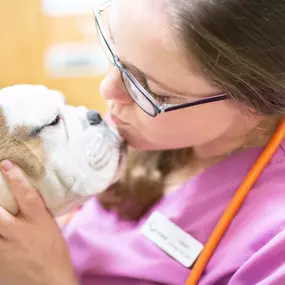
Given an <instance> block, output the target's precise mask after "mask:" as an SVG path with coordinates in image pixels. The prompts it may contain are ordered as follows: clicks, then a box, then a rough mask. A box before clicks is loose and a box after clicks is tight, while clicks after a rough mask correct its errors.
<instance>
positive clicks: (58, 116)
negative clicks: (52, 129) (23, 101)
mask: <svg viewBox="0 0 285 285" xmlns="http://www.w3.org/2000/svg"><path fill="white" fill-rule="evenodd" d="M59 122H60V115H57V116H56V117H55V119H54V120H53V121H51V122H50V123H49V124H47V125H46V127H49V126H56V125H57V124H59Z"/></svg>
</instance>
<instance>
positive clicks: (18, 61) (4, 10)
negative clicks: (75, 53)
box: [0, 0, 106, 112]
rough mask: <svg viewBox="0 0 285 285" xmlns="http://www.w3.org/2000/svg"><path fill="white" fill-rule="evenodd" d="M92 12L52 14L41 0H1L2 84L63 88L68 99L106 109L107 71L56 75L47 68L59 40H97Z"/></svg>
mask: <svg viewBox="0 0 285 285" xmlns="http://www.w3.org/2000/svg"><path fill="white" fill-rule="evenodd" d="M92 21H93V18H92V14H90V15H78V16H66V17H51V16H47V15H46V14H44V13H43V9H42V2H41V1H40V0H29V1H23V0H9V1H0V32H1V44H0V63H1V68H0V88H2V87H5V86H7V85H12V84H19V83H29V84H44V85H47V86H48V87H50V88H54V89H58V90H60V91H62V92H63V93H64V94H65V96H66V98H67V102H68V103H70V104H73V105H81V104H83V105H86V106H87V107H88V108H95V109H98V110H99V111H101V112H104V111H105V109H106V105H105V102H104V100H103V99H102V98H101V96H100V95H99V84H100V81H101V80H102V78H103V76H104V72H101V73H100V72H99V73H98V74H85V75H84V74H82V75H76V76H70V75H66V76H54V74H51V73H50V72H49V71H48V70H47V68H46V60H45V56H46V52H47V50H48V49H49V47H51V46H54V45H56V44H58V43H64V44H69V43H70V44H74V43H79V44H90V45H92V44H94V48H98V42H97V37H96V32H95V26H94V28H93V22H92Z"/></svg>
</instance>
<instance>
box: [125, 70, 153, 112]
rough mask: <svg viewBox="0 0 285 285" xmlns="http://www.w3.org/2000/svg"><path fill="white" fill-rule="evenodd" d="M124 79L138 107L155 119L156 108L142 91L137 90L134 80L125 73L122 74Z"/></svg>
mask: <svg viewBox="0 0 285 285" xmlns="http://www.w3.org/2000/svg"><path fill="white" fill-rule="evenodd" d="M122 79H123V82H124V85H125V86H126V89H127V91H128V92H129V94H130V95H131V96H132V98H133V100H134V101H135V102H136V103H137V105H138V106H139V107H140V108H141V109H142V110H144V111H145V112H146V113H148V114H149V115H150V116H152V117H155V116H156V114H157V110H156V109H155V108H154V106H153V105H152V104H151V102H150V101H149V100H148V99H147V98H146V97H145V96H144V95H143V94H142V93H141V91H140V90H139V89H138V88H137V86H136V85H135V84H134V83H133V82H132V80H131V79H130V78H129V77H128V76H127V74H126V73H125V72H122Z"/></svg>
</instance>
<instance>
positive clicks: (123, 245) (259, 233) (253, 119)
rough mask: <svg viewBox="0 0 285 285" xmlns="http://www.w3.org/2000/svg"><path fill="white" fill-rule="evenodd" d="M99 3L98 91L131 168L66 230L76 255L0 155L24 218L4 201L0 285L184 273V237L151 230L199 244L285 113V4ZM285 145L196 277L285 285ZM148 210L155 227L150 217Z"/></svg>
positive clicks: (175, 279) (152, 279)
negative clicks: (101, 60)
mask: <svg viewBox="0 0 285 285" xmlns="http://www.w3.org/2000/svg"><path fill="white" fill-rule="evenodd" d="M108 2H109V1H108ZM109 4H110V3H109ZM109 6H110V7H109ZM104 8H106V9H105V10H104V9H98V10H96V11H95V16H96V25H97V28H98V31H99V33H100V38H101V40H102V44H103V45H104V49H105V51H106V53H107V55H108V57H109V59H110V60H111V62H112V63H113V65H114V66H113V67H112V68H111V69H110V72H109V74H108V76H107V77H106V78H105V80H104V81H103V82H102V85H101V93H102V95H103V96H104V97H105V98H106V100H107V102H108V105H109V113H110V117H111V119H112V121H113V122H114V123H115V124H116V125H117V127H118V129H119V130H120V133H121V135H122V137H123V138H124V139H125V140H126V142H127V143H128V144H129V152H128V159H127V166H126V168H125V171H124V172H123V173H122V175H121V179H120V181H119V182H118V183H116V184H115V185H112V187H110V189H108V190H107V191H105V192H104V193H103V194H102V195H101V196H99V197H96V198H93V199H91V200H90V201H89V202H87V203H86V204H85V205H84V207H83V208H82V209H81V210H80V211H79V212H78V213H77V214H76V215H75V216H74V217H73V218H72V220H71V221H70V223H69V224H68V225H67V226H66V228H65V229H64V230H63V233H64V236H65V239H66V241H67V243H68V245H69V250H70V254H71V259H72V262H71V261H70V259H69V253H68V250H67V246H66V243H65V242H64V239H63V238H62V237H61V234H60V232H59V230H58V229H57V226H56V224H55V223H54V221H53V220H52V218H51V217H50V215H49V214H48V213H47V212H46V210H45V209H44V206H43V205H42V202H41V200H40V199H39V197H38V196H37V194H36V191H35V189H33V188H32V187H31V186H30V185H29V184H28V183H27V182H26V180H25V179H24V176H23V174H22V173H21V172H20V170H19V169H18V168H17V167H16V166H13V165H12V164H11V163H10V162H8V161H4V162H3V163H2V172H3V175H4V177H5V179H6V180H7V182H8V183H9V185H10V188H11V190H12V191H13V193H14V195H15V197H16V199H17V201H18V202H19V206H20V209H21V215H20V216H18V217H15V218H14V217H11V216H10V215H9V214H7V213H6V212H5V211H4V210H3V209H1V215H0V233H1V235H2V239H1V243H0V250H1V258H0V265H1V266H0V280H1V283H3V282H4V283H5V284H21V285H22V284H29V285H33V284H37V285H38V284H70V285H72V284H84V285H91V284H92V285H93V284H94V285H95V284H96V285H97V284H104V285H108V284H114V285H118V284H124V285H128V284H148V285H150V284H184V283H185V282H186V279H187V277H188V275H189V274H190V272H191V269H189V268H187V266H189V267H191V266H192V263H191V262H190V263H189V264H188V265H187V264H186V263H187V262H188V261H189V259H190V258H188V257H189V256H188V257H187V258H188V259H187V258H186V259H187V260H186V262H185V264H184V262H183V260H182V259H181V254H183V250H180V251H179V249H181V248H179V247H180V246H182V248H184V249H185V252H187V250H188V249H189V244H184V245H182V244H180V245H179V246H178V247H177V248H176V251H177V252H178V251H179V252H178V253H177V252H176V253H175V254H173V253H171V252H167V249H165V247H163V244H161V243H160V244H159V243H158V244H156V243H155V242H154V241H153V240H152V238H151V236H149V235H148V234H151V233H152V234H153V233H154V232H155V233H160V234H161V236H163V235H164V237H165V240H167V239H168V235H169V236H170V235H171V231H170V233H169V229H173V227H172V226H171V225H172V224H171V223H170V222H169V221H172V222H173V223H174V224H176V226H178V227H179V228H180V229H182V230H183V231H184V233H186V235H187V237H190V235H191V241H193V244H194V245H195V246H199V245H201V244H205V243H206V242H207V240H208V238H209V236H210V234H211V232H212V230H213V228H214V227H215V225H216V223H217V222H218V220H219V218H220V216H221V215H222V213H223V211H224V210H225V208H226V207H227V205H228V203H229V202H230V200H231V198H232V197H233V196H234V194H235V192H236V190H237V189H238V187H239V185H240V183H241V182H242V181H243V179H244V177H245V176H246V174H247V173H248V171H249V169H250V168H251V166H252V165H253V163H254V162H255V161H256V159H257V158H258V156H259V155H260V153H261V152H262V150H263V149H264V147H265V146H266V144H267V143H268V140H269V139H270V137H271V136H272V134H273V133H274V131H275V129H276V126H277V125H278V123H279V122H280V120H281V118H282V117H283V116H284V114H285V72H284V71H285V17H284V14H285V1H280V0H279V1H277V0H276V1H275V0H271V1H266V0H251V1H247V0H238V1H237V0H235V1H233V0H224V1H220V0H211V1H206V0H205V1H204V0H203V1H201V0H199V1H196V0H188V1H185V0H177V1H169V0H157V1H150V0H140V1H138V0H137V1H127V0H117V1H114V3H113V4H112V5H105V7H104ZM108 11H109V12H108ZM104 13H107V14H108V16H109V24H108V25H105V22H104V21H102V18H103V17H104ZM284 147H285V144H284V143H281V145H280V146H279V148H278V150H277V151H276V153H275V154H274V156H273V158H272V159H271V161H270V163H269V164H268V165H267V167H266V169H265V170H264V172H263V173H262V175H261V177H260V178H259V179H258V181H257V183H256V184H255V185H254V187H253V189H252V190H251V191H250V193H249V195H248V197H247V199H246V201H245V202H244V204H243V206H242V207H241V209H240V211H239V212H238V213H237V215H236V216H235V218H234V220H233V222H232V224H231V226H230V228H229V229H228V231H227V232H226V234H225V236H224V237H223V239H222V241H221V243H220V244H219V246H218V248H217V250H216V252H215V253H214V255H213V256H212V258H211V260H210V262H209V264H208V266H207V268H206V270H205V271H204V274H203V276H202V278H201V280H200V283H199V284H201V285H209V284H230V285H239V284H246V285H252V284H262V285H265V284H274V285H276V284H284V282H285V281H284V278H285V267H284V262H285V249H284V248H285V247H284V242H285V231H284V225H285V215H284V211H283V208H284V198H285V192H284V184H285V178H284V173H285V157H284ZM23 188H24V190H25V191H23ZM23 192H27V193H29V194H28V195H25V196H23V194H22V193H23ZM153 214H154V215H156V216H155V217H156V218H158V224H153V223H152V224H151V225H150V223H149V221H150V220H149V219H150V217H154V216H153ZM152 221H153V220H152ZM170 224H171V225H170ZM147 227H149V228H147ZM165 231H166V233H165ZM167 231H168V232H167ZM147 232H148V234H147ZM174 239H176V240H177V236H175V237H174ZM164 251H166V253H165V252H164ZM185 252H184V253H185ZM189 252H190V253H189V254H190V255H191V254H193V256H192V257H193V259H195V258H196V257H197V255H198V254H199V250H198V251H197V252H196V253H195V254H194V251H193V250H190V251H189ZM71 264H73V266H74V268H75V273H76V274H75V273H74V272H73V269H72V265H71ZM11 268H13V272H12V270H11ZM75 275H76V277H75ZM2 281H3V282H2Z"/></svg>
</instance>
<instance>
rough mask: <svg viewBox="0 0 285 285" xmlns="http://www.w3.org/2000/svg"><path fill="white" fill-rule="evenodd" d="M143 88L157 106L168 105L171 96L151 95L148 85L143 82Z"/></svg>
mask: <svg viewBox="0 0 285 285" xmlns="http://www.w3.org/2000/svg"><path fill="white" fill-rule="evenodd" d="M143 88H144V89H145V90H146V91H147V92H148V93H149V94H150V95H151V97H153V98H154V99H155V100H156V101H157V102H158V103H159V104H168V102H169V100H170V99H171V96H163V95H158V94H155V93H153V92H152V91H151V90H150V88H149V86H148V84H147V83H146V82H145V84H144V85H143Z"/></svg>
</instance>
